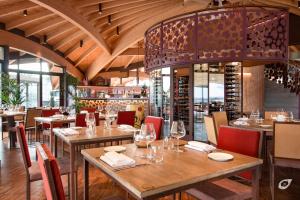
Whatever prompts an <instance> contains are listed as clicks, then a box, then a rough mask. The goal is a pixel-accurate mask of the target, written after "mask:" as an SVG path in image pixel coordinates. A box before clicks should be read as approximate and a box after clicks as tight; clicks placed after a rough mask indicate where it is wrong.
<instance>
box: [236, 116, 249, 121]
mask: <svg viewBox="0 0 300 200" xmlns="http://www.w3.org/2000/svg"><path fill="white" fill-rule="evenodd" d="M247 120H249V118H248V117H240V118H238V119H237V121H247Z"/></svg>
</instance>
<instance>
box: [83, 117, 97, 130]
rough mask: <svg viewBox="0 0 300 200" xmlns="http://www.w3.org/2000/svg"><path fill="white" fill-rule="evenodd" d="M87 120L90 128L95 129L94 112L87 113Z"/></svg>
mask: <svg viewBox="0 0 300 200" xmlns="http://www.w3.org/2000/svg"><path fill="white" fill-rule="evenodd" d="M85 122H86V125H87V127H88V128H89V130H91V131H93V127H94V126H95V122H96V120H95V115H94V113H86V115H85Z"/></svg>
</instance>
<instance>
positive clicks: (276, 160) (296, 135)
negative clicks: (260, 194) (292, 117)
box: [270, 122, 300, 199]
mask: <svg viewBox="0 0 300 200" xmlns="http://www.w3.org/2000/svg"><path fill="white" fill-rule="evenodd" d="M299 130H300V123H299V122H298V123H296V122H274V138H273V145H274V146H273V152H272V153H271V154H270V188H271V194H272V199H299V196H300V190H299V188H300V148H299V147H300V132H299ZM289 181H291V182H289Z"/></svg>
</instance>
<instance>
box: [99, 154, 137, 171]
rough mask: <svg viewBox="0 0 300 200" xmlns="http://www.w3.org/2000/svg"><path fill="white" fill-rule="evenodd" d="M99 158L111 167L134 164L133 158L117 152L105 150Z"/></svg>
mask: <svg viewBox="0 0 300 200" xmlns="http://www.w3.org/2000/svg"><path fill="white" fill-rule="evenodd" d="M100 160H102V161H104V162H106V163H107V164H108V165H109V166H111V167H113V168H121V167H126V166H134V165H135V160H133V159H132V158H129V157H128V156H126V155H124V154H122V153H117V152H113V151H112V152H107V153H105V154H104V155H103V156H101V157H100Z"/></svg>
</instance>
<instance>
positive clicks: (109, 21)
mask: <svg viewBox="0 0 300 200" xmlns="http://www.w3.org/2000/svg"><path fill="white" fill-rule="evenodd" d="M107 18H108V19H107V20H108V21H107V23H108V25H111V15H108V16H107Z"/></svg>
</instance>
